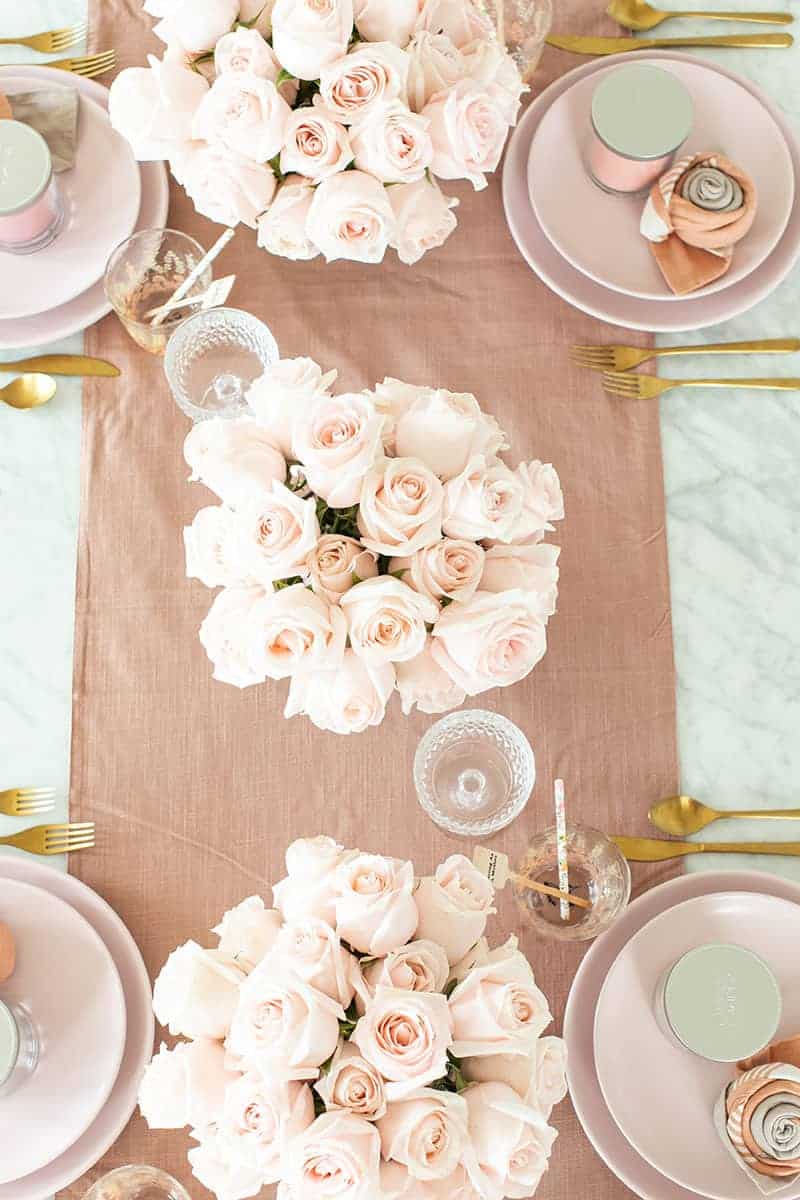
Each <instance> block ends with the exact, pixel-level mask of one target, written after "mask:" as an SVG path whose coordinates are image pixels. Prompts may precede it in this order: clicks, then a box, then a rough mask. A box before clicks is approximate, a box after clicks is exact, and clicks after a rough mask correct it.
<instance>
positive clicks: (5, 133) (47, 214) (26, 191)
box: [0, 120, 64, 254]
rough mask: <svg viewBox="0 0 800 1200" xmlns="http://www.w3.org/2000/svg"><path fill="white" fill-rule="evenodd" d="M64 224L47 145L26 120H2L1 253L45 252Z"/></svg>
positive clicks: (0, 123)
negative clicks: (43, 250)
mask: <svg viewBox="0 0 800 1200" xmlns="http://www.w3.org/2000/svg"><path fill="white" fill-rule="evenodd" d="M63 222H64V209H63V207H62V204H61V196H60V194H59V190H58V183H57V182H56V177H55V175H54V174H53V163H52V159H51V157H50V148H49V147H48V145H47V142H46V141H45V140H44V138H43V137H42V135H41V134H40V133H38V132H37V130H35V129H32V128H31V127H30V125H24V124H23V123H22V121H9V120H4V121H0V251H5V252H6V253H8V254H33V253H34V252H35V251H37V250H42V249H44V247H45V246H49V245H50V243H51V242H52V241H53V239H54V238H55V237H56V236H57V235H58V232H59V230H60V229H61V226H62V224H63Z"/></svg>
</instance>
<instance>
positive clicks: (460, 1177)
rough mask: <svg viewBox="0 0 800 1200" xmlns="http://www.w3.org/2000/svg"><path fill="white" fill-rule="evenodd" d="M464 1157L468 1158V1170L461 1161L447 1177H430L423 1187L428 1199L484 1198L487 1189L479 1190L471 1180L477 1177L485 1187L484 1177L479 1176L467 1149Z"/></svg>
mask: <svg viewBox="0 0 800 1200" xmlns="http://www.w3.org/2000/svg"><path fill="white" fill-rule="evenodd" d="M465 1157H468V1158H469V1160H470V1170H471V1171H472V1175H470V1171H468V1170H467V1168H466V1167H465V1166H464V1165H463V1163H462V1164H461V1165H460V1166H458V1167H456V1169H455V1171H453V1174H452V1175H448V1177H447V1179H432V1180H431V1181H430V1182H429V1183H428V1184H427V1185H426V1188H425V1194H426V1196H427V1197H428V1200H486V1195H488V1189H487V1190H485V1191H484V1192H479V1191H478V1189H477V1188H476V1186H475V1183H474V1182H473V1177H474V1179H476V1180H477V1179H479V1178H480V1181H481V1183H482V1184H483V1185H484V1188H485V1189H486V1178H485V1176H480V1175H479V1172H478V1169H477V1167H476V1166H475V1165H474V1164H473V1162H472V1155H471V1153H470V1151H469V1148H468V1149H467V1153H466V1155H465Z"/></svg>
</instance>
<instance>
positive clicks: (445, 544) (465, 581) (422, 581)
mask: <svg viewBox="0 0 800 1200" xmlns="http://www.w3.org/2000/svg"><path fill="white" fill-rule="evenodd" d="M484 557H485V555H484V551H483V547H482V546H479V545H478V544H477V542H470V541H467V539H466V538H443V539H442V540H441V541H440V542H434V544H433V545H432V546H426V547H425V548H424V550H417V552H416V554H412V555H411V557H410V558H393V559H392V560H391V562H390V563H389V570H390V571H391V572H392V573H393V574H394V573H395V572H397V571H402V573H403V574H402V580H403V582H404V583H407V584H408V585H409V587H413V588H414V590H415V591H417V592H421V593H422V595H423V596H430V598H431V599H432V600H441V599H443V598H445V599H447V600H469V599H470V597H471V596H473V595H474V594H475V591H476V590H477V587H478V584H479V583H480V581H481V577H482V575H483V573H484Z"/></svg>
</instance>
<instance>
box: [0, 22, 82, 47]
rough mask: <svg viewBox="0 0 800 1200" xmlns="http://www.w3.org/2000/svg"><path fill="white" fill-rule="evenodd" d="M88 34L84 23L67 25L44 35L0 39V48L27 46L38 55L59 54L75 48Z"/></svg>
mask: <svg viewBox="0 0 800 1200" xmlns="http://www.w3.org/2000/svg"><path fill="white" fill-rule="evenodd" d="M88 32H89V26H88V25H87V23H86V21H79V22H78V24H77V25H68V26H67V27H66V28H65V29H50V30H48V31H47V32H46V33H31V34H28V35H27V36H26V37H3V38H0V46H27V47H28V49H29V50H38V52H39V53H40V54H60V53H61V52H62V51H63V50H69V49H70V47H71V46H77V44H78V42H82V41H83V39H84V38H85V37H86V35H87V33H88Z"/></svg>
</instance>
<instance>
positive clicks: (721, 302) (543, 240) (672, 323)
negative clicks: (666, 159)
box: [503, 51, 800, 333]
mask: <svg viewBox="0 0 800 1200" xmlns="http://www.w3.org/2000/svg"><path fill="white" fill-rule="evenodd" d="M622 61H629V60H627V59H626V56H625V55H624V54H621V55H615V56H614V57H613V58H611V59H609V58H603V59H602V60H600V61H599V62H598V61H593V62H590V63H585V64H584V65H583V66H581V67H577V68H575V70H573V71H570V72H568V74H566V75H564V76H562V78H561V79H558V80H556V82H555V83H552V84H551V85H550V87H548V88H546V89H545V90H544V91H543V92H541V93H540V94H539V95H538V96H537V97H536V98H535V100H533V101H532V103H531V104H530V105H529V107H528V108H527V110H526V111H525V113H524V115H523V117H522V119H521V120H520V122H519V124H518V125H517V127H516V129H515V131H514V134H513V136H512V138H511V140H510V142H509V144H508V147H507V149H506V158H505V165H504V167H503V203H504V205H505V212H506V219H507V221H508V226H509V229H510V230H511V234H512V236H513V238H514V240H515V242H516V243H517V247H518V249H519V251H520V253H521V254H522V256H523V258H524V259H525V260H526V262H527V263H528V265H529V266H530V267H531V269H532V270H533V271H534V272H535V273H536V274H537V275H538V276H539V278H540V279H541V280H542V281H543V282H544V283H546V284H547V286H548V287H549V288H551V289H552V291H554V292H556V294H557V295H559V296H561V297H562V298H563V299H564V300H566V301H567V302H568V303H569V304H572V305H574V306H575V307H576V308H579V309H581V311H583V312H586V313H589V315H590V316H593V317H597V318H599V319H600V320H601V321H609V322H610V323H611V324H612V325H621V326H623V327H624V328H626V329H644V330H647V331H649V332H653V333H679V332H686V331H688V330H692V329H703V328H705V327H706V326H707V325H714V324H717V323H718V322H720V321H727V320H730V319H731V318H732V317H735V316H738V315H739V314H740V313H743V312H745V311H746V310H747V309H749V308H752V307H753V305H754V304H757V303H758V301H759V300H762V299H763V298H764V297H765V296H767V295H769V294H770V292H772V291H774V290H775V288H776V287H777V286H778V284H779V283H781V281H782V280H783V279H784V278H785V277H786V275H787V274H788V272H789V271H790V269H791V267H792V265H793V264H794V262H795V261H796V259H797V257H798V255H800V205H798V204H795V205H793V207H792V213H791V216H790V218H789V221H788V224H787V226H786V229H785V231H784V233H783V236H782V237H781V238H780V240H779V242H778V244H777V246H776V247H775V249H774V250H773V251H772V253H771V254H769V255H768V256H767V258H766V259H765V260H764V262H763V263H762V264H761V266H760V267H757V268H756V269H755V270H754V271H751V272H750V274H749V275H747V276H746V277H745V278H744V279H741V280H739V282H738V283H735V284H732V285H731V287H727V288H724V289H723V290H722V291H720V292H714V293H712V294H710V295H707V296H699V297H695V298H688V299H687V298H683V299H678V300H666V299H662V300H643V299H641V298H640V297H637V296H626V295H625V294H624V293H622V292H615V291H614V290H613V289H611V288H607V287H604V286H603V285H602V284H599V283H597V282H596V281H595V280H593V279H590V278H589V276H588V275H584V274H583V272H582V271H578V270H577V269H576V268H575V267H573V266H572V265H571V264H570V263H569V262H567V260H566V259H565V258H564V257H563V255H561V254H560V253H559V252H558V251H557V250H556V248H555V246H553V244H552V242H551V241H550V239H549V238H548V237H547V235H546V234H545V232H544V230H543V229H542V227H541V225H540V224H539V221H538V219H537V217H536V214H535V212H534V210H533V206H532V205H531V202H530V197H529V195H528V181H527V164H528V154H529V151H530V146H531V141H532V139H533V136H534V133H535V132H536V130H537V129H538V127H539V123H540V122H541V120H542V119H543V117H544V115H545V113H546V112H547V111H548V109H549V107H550V105H551V104H552V103H553V102H554V101H555V100H556V99H557V98H558V97H559V96H560V95H561V94H562V93H563V92H565V91H566V90H567V89H568V88H569V87H571V86H572V85H573V84H574V83H575V82H576V81H577V80H580V79H583V78H585V77H587V76H589V75H592V74H595V73H597V72H598V71H602V70H605V69H607V67H608V65H609V63H611V64H612V65H613V63H614V62H622ZM643 61H647V62H659V63H664V64H671V63H673V62H676V61H677V62H682V61H684V60H683V59H680V58H678V56H676V55H670V54H663V53H658V52H645V51H640V52H638V53H637V62H643ZM693 61H695V60H693ZM703 65H704V66H706V67H707V68H708V69H709V70H712V71H716V72H717V73H719V74H720V75H724V76H726V77H727V78H728V79H733V80H735V81H736V82H738V83H740V84H741V85H742V87H744V88H746V89H747V90H748V91H749V92H750V93H751V94H752V95H753V96H755V97H756V98H757V99H758V100H759V102H760V103H761V104H762V105H763V106H764V107H765V108H766V109H767V111H768V112H769V114H770V115H771V117H772V118H773V119H774V120H775V122H776V124H777V125H778V126H779V128H780V130H781V132H782V134H783V136H784V138H785V140H786V144H787V146H788V147H789V152H790V154H791V158H792V165H793V171H794V178H795V181H796V180H797V179H798V178H800V146H799V145H798V142H797V139H796V138H795V136H794V134H793V133H792V130H791V129H790V127H789V125H788V124H787V121H786V119H785V117H784V116H783V115H782V113H781V112H780V110H779V109H778V108H777V107H776V106H775V105H774V104H773V103H772V101H771V100H769V99H768V98H767V97H766V96H765V95H764V94H763V93H762V92H760V91H759V89H758V88H756V87H755V85H754V84H752V83H750V82H749V81H748V80H746V79H744V78H742V77H740V76H738V75H735V74H734V73H733V72H731V71H728V70H726V69H725V68H723V67H718V66H716V65H715V64H713V63H703ZM553 179H554V186H555V180H557V174H556V173H555V172H554V173H553Z"/></svg>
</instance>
